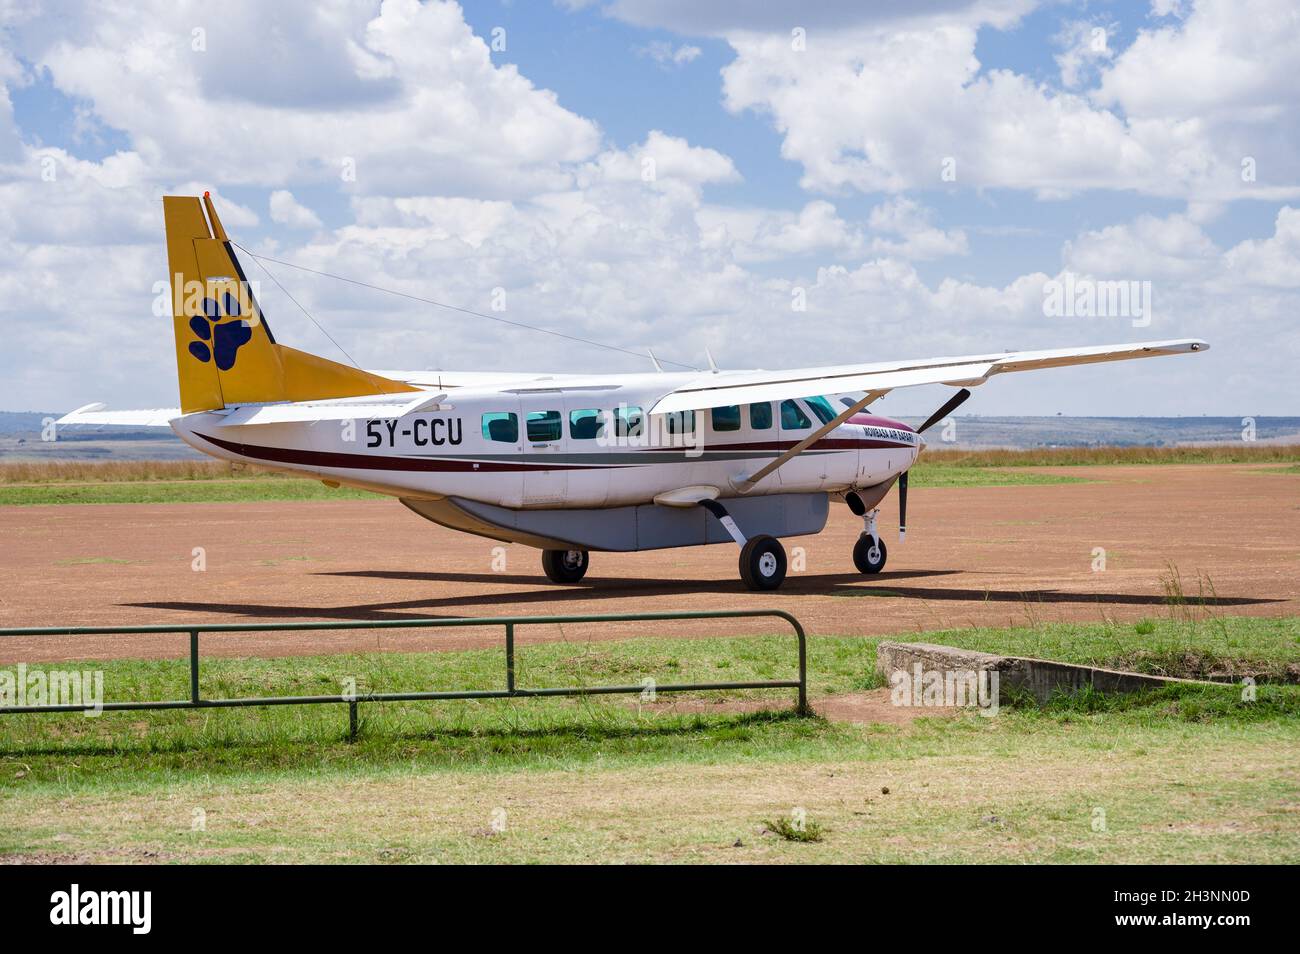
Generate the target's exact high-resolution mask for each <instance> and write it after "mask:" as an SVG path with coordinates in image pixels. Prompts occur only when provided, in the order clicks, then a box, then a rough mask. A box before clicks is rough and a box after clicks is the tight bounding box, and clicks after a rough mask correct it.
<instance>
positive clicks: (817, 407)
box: [804, 397, 835, 424]
mask: <svg viewBox="0 0 1300 954" xmlns="http://www.w3.org/2000/svg"><path fill="white" fill-rule="evenodd" d="M804 403H806V404H807V405H808V406H809V407H810V408H812V412H813V413H814V414H816V415H817V416H818V417H819V418H820V419H821V422H822V423H823V424H829V423H830V422H831V421H833V420H834V419H835V410H834V408H832V407H831V402H830V401H828V400H826V398H824V397H810V398H804Z"/></svg>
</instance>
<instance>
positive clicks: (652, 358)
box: [646, 348, 664, 374]
mask: <svg viewBox="0 0 1300 954" xmlns="http://www.w3.org/2000/svg"><path fill="white" fill-rule="evenodd" d="M646 351H648V352H649V353H650V363H651V364H653V365H654V366H655V370H656V371H658V372H659V373H660V374H663V373H664V366H663V365H662V364H660V363H659V359H658V358H656V357H655V349H654V348H647V349H646Z"/></svg>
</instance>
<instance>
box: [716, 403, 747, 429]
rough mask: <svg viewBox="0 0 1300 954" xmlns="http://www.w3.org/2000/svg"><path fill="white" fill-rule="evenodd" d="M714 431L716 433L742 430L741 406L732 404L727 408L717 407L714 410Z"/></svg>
mask: <svg viewBox="0 0 1300 954" xmlns="http://www.w3.org/2000/svg"><path fill="white" fill-rule="evenodd" d="M713 429H714V430H715V431H738V430H740V405H739V404H731V405H728V406H727V407H715V408H714V409H713Z"/></svg>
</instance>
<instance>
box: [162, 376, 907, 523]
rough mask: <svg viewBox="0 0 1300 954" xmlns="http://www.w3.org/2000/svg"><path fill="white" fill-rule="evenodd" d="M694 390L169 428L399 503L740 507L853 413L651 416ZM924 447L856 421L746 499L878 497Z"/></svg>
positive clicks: (570, 387) (470, 392)
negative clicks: (679, 497)
mask: <svg viewBox="0 0 1300 954" xmlns="http://www.w3.org/2000/svg"><path fill="white" fill-rule="evenodd" d="M521 377H522V376H521ZM686 377H687V376H685V375H675V374H658V375H604V376H601V377H599V378H597V377H577V376H573V377H567V376H556V377H554V378H551V379H544V380H539V379H537V378H536V377H529V378H526V379H524V380H521V381H520V382H519V384H518V386H512V385H511V384H509V383H507V384H505V385H503V384H502V383H501V380H500V378H499V377H498V378H497V379H496V381H495V382H494V386H492V387H491V388H486V387H483V386H481V385H478V386H476V385H475V384H467V385H465V386H458V387H448V386H447V385H446V383H445V382H443V383H442V385H441V386H440V387H439V386H438V384H437V383H436V382H432V383H431V384H430V385H429V387H430V390H431V391H432V390H436V391H437V393H446V394H447V398H446V399H445V400H444V401H442V402H441V403H440V405H439V407H438V409H435V410H430V411H425V412H417V413H413V414H408V415H406V416H404V417H400V418H395V417H389V418H367V417H365V416H364V412H362V413H361V414H359V416H358V417H357V418H355V419H351V418H344V419H338V417H337V415H336V416H335V417H333V418H331V419H322V420H309V421H300V422H293V423H274V424H263V425H258V424H254V425H236V426H228V425H227V424H226V422H225V421H226V419H225V416H224V415H223V413H222V412H204V413H197V414H188V415H185V416H183V417H181V418H179V419H177V420H176V421H174V422H173V427H174V428H175V429H176V431H177V433H178V434H179V435H180V436H181V437H182V438H183V439H184V440H186V441H187V442H188V443H190V444H191V445H192V446H194V447H195V448H197V449H198V450H200V451H202V452H204V453H206V454H210V455H212V456H215V457H220V458H224V459H228V460H236V461H242V462H247V463H251V464H258V465H261V466H265V467H271V468H274V469H277V470H282V471H286V472H291V473H295V474H302V475H309V476H313V477H317V478H320V479H322V480H328V481H337V482H338V483H340V484H345V485H348V486H353V487H361V488H364V489H368V490H373V491H377V492H379V493H384V494H389V495H392V496H395V497H408V498H439V497H459V498H464V499H467V500H474V501H480V502H484V503H491V504H496V505H498V506H502V507H508V508H512V509H522V510H531V509H567V508H581V509H590V508H602V507H619V506H626V505H636V504H644V503H649V502H651V501H653V500H654V498H655V497H656V496H658V495H660V494H665V493H668V492H670V491H674V490H678V489H680V488H683V487H688V486H711V487H716V488H718V490H719V492H720V493H719V495H720V496H722V497H730V496H738V494H737V492H736V491H734V490H733V483H734V482H738V481H741V480H743V479H744V478H746V477H748V476H750V475H752V474H753V473H754V472H755V471H757V470H758V469H759V468H760V467H762V466H763V465H764V464H766V463H768V462H769V461H771V460H773V459H774V458H775V457H777V456H778V455H780V454H781V453H782V452H784V451H785V450H787V449H788V448H790V447H791V446H793V445H794V444H796V443H798V442H799V441H801V440H804V439H805V438H807V437H808V436H809V435H810V434H812V433H813V431H814V430H815V429H817V428H819V427H821V426H822V423H823V420H824V419H825V420H828V419H829V417H830V416H833V415H834V414H838V413H839V412H840V411H842V410H843V409H844V405H842V404H840V403H839V402H838V401H825V402H823V403H821V404H818V403H817V402H818V399H815V398H814V399H811V400H810V401H805V400H802V399H800V400H788V401H772V402H768V403H763V404H754V405H741V406H739V407H738V409H728V408H715V409H712V410H704V411H696V412H693V418H694V420H693V422H692V421H691V417H692V413H691V412H686V413H685V414H680V415H658V414H656V415H647V414H645V413H644V409H646V408H649V407H652V406H653V405H654V404H655V402H656V401H657V400H659V399H660V398H661V397H663V396H664V395H665V394H667V393H668V392H670V391H672V390H673V389H674V388H675V387H677V386H678V385H679V384H680V383H681V379H684V378H686ZM689 378H691V379H697V378H698V375H690V376H689ZM765 409H766V410H765ZM923 445H924V442H923V441H922V440H921V439H920V437H919V436H918V435H917V434H916V433H914V432H913V431H912V429H911V428H910V427H908V426H907V425H905V424H901V423H899V422H896V421H891V420H888V419H885V418H878V417H871V416H868V415H865V414H864V415H858V416H855V417H854V418H852V419H851V421H850V422H848V423H844V424H841V425H839V426H838V427H835V428H834V429H833V430H831V431H830V432H828V433H827V434H825V435H824V436H823V437H822V438H820V439H819V440H818V441H817V442H816V443H815V444H813V445H812V446H811V447H809V448H808V449H807V450H805V451H804V452H803V453H801V454H799V455H798V456H796V457H794V458H793V459H791V460H790V461H788V462H787V463H785V464H784V465H783V466H781V467H780V468H778V469H777V470H776V471H774V472H773V473H772V474H770V475H769V476H767V477H765V478H763V480H761V481H760V482H759V483H758V484H757V485H756V486H754V487H753V489H752V490H750V491H749V492H748V493H747V494H746V496H755V495H763V494H774V493H807V492H817V491H821V492H828V493H835V492H843V491H845V490H849V489H852V488H857V487H869V486H873V485H877V484H880V483H882V482H884V481H887V480H890V479H892V478H894V477H896V476H897V475H898V474H900V473H902V472H903V471H905V470H907V469H908V468H909V467H911V465H912V463H913V462H914V461H915V460H916V457H917V454H918V453H919V452H920V449H921V447H922V446H923Z"/></svg>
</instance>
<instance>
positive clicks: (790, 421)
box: [774, 401, 827, 492]
mask: <svg viewBox="0 0 1300 954" xmlns="http://www.w3.org/2000/svg"><path fill="white" fill-rule="evenodd" d="M774 404H775V406H776V412H777V416H778V417H779V418H780V427H781V430H780V435H781V445H782V449H783V450H784V449H787V448H789V447H790V446H792V445H794V444H797V443H798V442H799V441H801V440H803V439H804V438H806V437H807V436H808V435H810V434H811V433H812V432H813V429H814V428H815V427H817V426H819V422H818V420H817V418H816V417H815V416H814V415H812V414H811V413H809V412H808V410H807V409H806V408H805V407H804V406H803V405H802V404H801V403H800V402H798V401H777V402H774ZM777 473H778V474H780V475H781V486H782V487H784V488H789V489H790V490H792V491H795V492H799V491H812V490H819V489H820V488H821V487H822V485H823V484H824V483H825V482H826V479H827V470H826V461H825V460H824V459H821V458H820V457H819V455H817V454H816V453H814V452H813V449H812V448H809V449H808V450H807V451H805V452H804V453H802V454H799V455H798V456H797V457H795V458H794V459H793V460H790V461H787V462H786V463H785V464H783V465H782V466H781V467H780V468H779V469H778V470H777Z"/></svg>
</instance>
